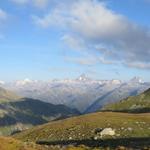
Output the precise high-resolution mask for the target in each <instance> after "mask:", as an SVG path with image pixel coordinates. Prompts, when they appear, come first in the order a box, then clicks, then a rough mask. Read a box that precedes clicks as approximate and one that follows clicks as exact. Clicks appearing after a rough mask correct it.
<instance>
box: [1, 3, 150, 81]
mask: <svg viewBox="0 0 150 150" xmlns="http://www.w3.org/2000/svg"><path fill="white" fill-rule="evenodd" d="M82 73H84V74H87V76H89V77H92V78H96V79H120V80H129V79H130V78H132V77H134V76H139V77H141V78H143V80H145V81H150V0H61V1H60V0H1V1H0V80H4V81H11V80H20V79H24V78H30V79H36V80H49V79H56V78H57V79H63V78H76V77H77V76H79V75H80V74H82Z"/></svg>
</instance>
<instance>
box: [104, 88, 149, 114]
mask: <svg viewBox="0 0 150 150" xmlns="http://www.w3.org/2000/svg"><path fill="white" fill-rule="evenodd" d="M102 110H103V111H117V112H119V111H120V112H135V113H140V112H150V89H149V90H147V91H145V92H144V93H142V94H140V95H138V96H132V97H128V98H127V99H124V100H121V101H120V102H116V103H113V104H108V105H106V106H104V108H103V109H102Z"/></svg>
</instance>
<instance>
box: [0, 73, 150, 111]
mask: <svg viewBox="0 0 150 150" xmlns="http://www.w3.org/2000/svg"><path fill="white" fill-rule="evenodd" d="M2 87H4V88H7V89H9V90H12V91H14V92H15V93H17V94H19V95H21V96H23V97H30V98H33V99H40V100H42V101H44V102H49V103H52V104H56V105H57V104H63V105H66V106H68V107H70V108H75V109H78V110H79V111H80V112H82V113H83V112H93V111H95V110H97V109H99V108H100V107H103V106H104V105H105V104H107V103H110V102H115V101H119V100H120V99H123V98H126V97H128V96H131V95H137V94H139V93H141V92H143V91H144V90H146V89H148V88H149V87H150V83H146V82H142V80H141V79H140V78H137V77H135V78H133V79H132V80H130V81H126V82H124V81H120V80H93V79H90V78H88V77H86V76H85V75H81V76H80V77H79V78H76V79H64V80H51V81H37V80H29V79H25V80H19V81H14V82H5V83H4V84H2Z"/></svg>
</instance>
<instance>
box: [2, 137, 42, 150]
mask: <svg viewBox="0 0 150 150" xmlns="http://www.w3.org/2000/svg"><path fill="white" fill-rule="evenodd" d="M0 150H40V147H38V146H36V145H35V144H33V143H32V144H30V145H27V144H26V143H23V142H21V141H19V140H16V139H13V138H10V137H0Z"/></svg>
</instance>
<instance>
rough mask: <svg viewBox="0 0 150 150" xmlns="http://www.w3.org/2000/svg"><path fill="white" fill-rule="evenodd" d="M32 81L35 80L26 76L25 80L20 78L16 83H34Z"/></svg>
mask: <svg viewBox="0 0 150 150" xmlns="http://www.w3.org/2000/svg"><path fill="white" fill-rule="evenodd" d="M32 82H34V81H32V80H30V79H28V78H26V79H24V80H18V81H16V85H26V84H28V83H32Z"/></svg>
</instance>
